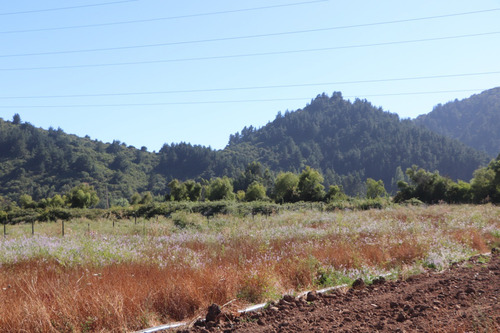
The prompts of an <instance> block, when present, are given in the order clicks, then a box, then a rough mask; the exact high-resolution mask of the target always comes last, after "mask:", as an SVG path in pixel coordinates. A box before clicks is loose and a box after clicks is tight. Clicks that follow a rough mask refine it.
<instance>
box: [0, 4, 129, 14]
mask: <svg viewBox="0 0 500 333" xmlns="http://www.w3.org/2000/svg"><path fill="white" fill-rule="evenodd" d="M137 1H138V0H123V1H112V2H103V3H94V4H89V5H80V6H71V7H57V8H46V9H34V10H25V11H18V12H8V13H0V16H7V15H19V14H32V13H43V12H53V11H58V10H68V9H80V8H88V7H98V6H107V5H117V4H122V3H126V2H137Z"/></svg>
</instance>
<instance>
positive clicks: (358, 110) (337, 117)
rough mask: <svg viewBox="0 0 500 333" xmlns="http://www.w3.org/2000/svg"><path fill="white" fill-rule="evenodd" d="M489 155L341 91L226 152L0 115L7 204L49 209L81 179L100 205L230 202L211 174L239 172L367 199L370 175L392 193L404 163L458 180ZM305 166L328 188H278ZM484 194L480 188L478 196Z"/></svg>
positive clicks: (296, 192)
mask: <svg viewBox="0 0 500 333" xmlns="http://www.w3.org/2000/svg"><path fill="white" fill-rule="evenodd" d="M492 123H494V122H490V123H489V124H492ZM497 123H498V122H497ZM497 132H498V131H497ZM496 146H497V147H498V146H499V145H498V144H497V145H496ZM487 160H488V158H487V157H486V155H484V154H480V153H478V152H477V151H474V150H473V149H470V148H467V147H465V146H464V145H463V144H460V143H459V142H457V141H454V140H450V139H446V138H444V137H442V136H440V135H438V134H436V133H433V132H431V131H429V130H425V129H423V128H421V127H419V126H416V125H415V124H414V123H412V122H411V121H407V120H400V119H399V117H398V116H397V115H395V114H391V113H388V112H384V111H383V110H382V109H380V108H376V107H374V106H372V105H371V104H370V103H369V102H367V101H362V100H355V101H354V102H351V101H348V100H345V99H344V98H343V97H342V95H341V94H340V93H338V92H336V93H333V94H332V96H330V97H329V96H327V95H326V94H321V95H318V96H317V97H316V98H315V99H313V100H312V101H311V103H310V104H309V105H307V106H306V107H304V108H303V109H299V110H297V111H294V112H288V111H287V112H286V113H285V114H284V115H281V114H279V115H278V116H277V117H276V119H275V120H274V121H272V122H270V123H268V124H267V125H266V126H263V127H262V128H260V129H256V128H254V127H252V126H250V127H248V128H247V127H245V128H244V129H243V130H242V131H241V134H240V133H236V134H235V135H231V137H230V142H229V145H228V146H227V147H226V148H225V149H223V150H214V149H211V148H210V147H203V146H198V145H191V144H187V143H179V144H170V145H164V146H163V147H162V149H161V150H160V151H159V152H158V153H150V152H148V151H147V149H146V148H145V147H142V148H141V149H136V148H135V147H132V146H127V145H126V144H125V143H123V142H120V141H116V140H115V141H113V142H112V143H103V142H99V141H97V140H94V141H93V140H90V138H88V137H85V138H79V137H76V136H74V135H69V134H66V133H64V131H63V130H61V129H53V128H50V129H49V130H43V129H40V128H36V127H34V126H32V125H31V124H29V123H22V122H21V119H20V116H19V115H17V117H15V118H14V119H13V122H9V121H4V120H2V119H0V185H1V186H0V195H2V196H4V197H5V199H6V200H8V201H9V202H15V201H17V200H18V199H19V196H20V195H21V194H26V195H30V196H31V197H32V199H33V201H34V202H37V204H38V205H40V206H41V207H48V206H50V204H49V203H48V201H47V200H48V198H52V197H54V195H56V194H59V195H62V194H64V193H68V192H69V191H70V190H71V189H72V188H73V187H75V186H78V185H79V184H82V183H87V184H91V185H93V186H94V189H95V191H96V194H97V196H98V197H99V198H101V200H100V201H99V202H98V203H97V204H96V207H100V208H104V207H107V206H108V204H109V203H117V202H122V203H124V200H123V199H124V198H125V199H129V202H130V203H131V204H133V205H137V204H139V203H140V202H141V200H138V199H139V198H138V197H137V196H135V193H145V192H148V191H149V192H151V195H152V196H153V197H158V196H165V195H166V194H167V193H168V192H170V195H172V193H173V194H174V195H173V198H170V196H169V198H168V199H169V200H170V199H172V200H191V201H197V200H204V199H206V198H208V199H210V200H216V198H226V199H231V200H232V199H233V197H234V194H231V193H232V192H233V191H232V190H231V191H227V190H223V189H221V188H219V190H221V192H222V197H221V195H218V194H217V192H218V190H217V189H215V187H216V186H215V184H214V185H213V187H214V188H212V189H210V188H209V187H210V186H207V189H206V190H203V189H202V186H203V185H206V184H203V185H202V180H203V179H214V178H216V177H219V178H220V177H231V180H230V181H229V183H230V184H232V186H233V187H234V190H235V191H239V190H243V191H246V189H247V188H248V186H249V185H251V184H252V183H253V182H255V181H257V182H258V183H260V184H262V185H263V186H264V187H265V188H266V195H268V196H272V197H273V199H275V200H276V202H295V201H298V200H321V199H320V197H322V194H324V189H321V186H320V185H324V186H326V187H327V188H329V187H330V186H332V185H338V186H340V187H342V189H343V191H344V192H345V193H347V194H349V195H362V194H364V193H366V184H365V180H366V179H367V178H372V179H380V180H382V181H383V182H384V183H385V184H391V185H392V186H391V189H390V191H391V193H392V191H393V190H394V188H395V184H396V183H397V182H398V181H400V180H406V181H408V180H407V179H404V175H403V177H401V172H400V173H399V174H398V173H397V172H396V174H394V170H398V169H397V168H398V167H399V170H400V171H401V170H403V169H405V168H408V167H410V166H411V165H413V164H417V163H418V164H419V165H420V166H421V167H423V168H425V169H427V170H440V172H441V173H442V174H446V175H448V176H449V177H450V179H470V178H471V177H472V172H473V171H474V170H475V169H477V168H478V167H479V166H481V165H485V164H486V163H487ZM256 161H258V162H256ZM306 165H309V166H311V168H313V170H317V172H319V173H320V175H323V176H324V177H325V179H324V181H320V182H319V184H320V185H318V186H316V187H309V188H306V187H307V186H306V184H307V182H305V181H304V180H303V182H302V183H301V186H303V188H302V189H299V184H298V182H297V183H295V177H293V176H290V175H289V174H287V176H286V177H288V178H286V177H285V178H286V179H281V181H280V182H279V184H278V185H277V186H275V176H276V175H277V174H278V173H280V172H281V173H286V172H287V171H288V172H291V173H293V174H297V173H299V172H300V171H301V170H304V168H305V167H306ZM281 177H284V176H281ZM175 179H177V180H178V183H177V185H178V186H179V188H176V189H177V190H179V191H178V192H176V191H175V190H174V191H173V188H170V191H168V190H169V188H168V185H167V184H172V183H171V182H172V181H173V180H175ZM188 179H192V181H189V180H188ZM285 180H286V182H285ZM276 181H278V179H276ZM219 182H220V181H219ZM285 183H288V185H287V184H285ZM477 183H478V184H479V181H478V182H477ZM172 185H175V183H173V184H172ZM219 185H221V184H219ZM225 185H228V184H225ZM174 187H175V186H174ZM474 189H475V190H477V191H479V190H480V189H483V190H484V187H482V186H475V187H474ZM474 189H473V191H474ZM457 190H458V189H457ZM490 190H491V188H490V189H489V190H488V191H490ZM210 192H212V194H211V196H212V198H210ZM455 192H456V191H455ZM219 194H220V193H219ZM455 194H456V193H455ZM494 195H495V193H489V196H487V197H489V198H492V196H494ZM133 196H134V198H132V197H133ZM480 196H482V194H480V193H477V194H476V195H475V198H474V200H475V201H476V199H477V198H479V197H480ZM44 199H45V200H46V201H44V202H42V200H44ZM132 199H133V200H132ZM141 199H142V198H141ZM493 200H494V199H493Z"/></svg>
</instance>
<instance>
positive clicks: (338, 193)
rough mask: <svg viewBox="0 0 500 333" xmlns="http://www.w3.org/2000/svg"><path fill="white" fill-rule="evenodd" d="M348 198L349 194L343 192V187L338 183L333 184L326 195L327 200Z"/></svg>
mask: <svg viewBox="0 0 500 333" xmlns="http://www.w3.org/2000/svg"><path fill="white" fill-rule="evenodd" d="M346 198H347V195H345V194H344V192H342V188H341V187H340V186H338V185H331V186H330V188H328V192H327V193H326V196H325V199H326V201H327V202H331V201H338V200H344V199H346Z"/></svg>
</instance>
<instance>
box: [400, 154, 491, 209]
mask: <svg viewBox="0 0 500 333" xmlns="http://www.w3.org/2000/svg"><path fill="white" fill-rule="evenodd" d="M406 173H407V175H408V176H409V178H410V180H411V184H408V183H406V182H404V181H400V182H399V183H398V186H399V189H400V191H399V192H398V193H397V194H396V196H395V197H394V201H395V202H399V203H403V202H407V201H408V200H410V199H412V198H415V199H418V200H420V201H422V202H425V203H431V204H432V203H437V202H439V201H443V202H448V203H471V202H475V203H486V202H493V203H499V202H500V159H499V158H497V160H493V161H491V162H490V164H489V165H488V166H487V167H485V168H480V169H478V170H476V171H475V172H474V178H473V179H472V180H471V182H470V183H466V182H464V181H458V182H457V183H455V182H453V181H452V180H450V179H449V178H445V177H442V176H440V175H439V173H438V172H437V171H436V172H428V171H425V170H424V169H417V167H416V166H413V167H412V168H411V169H408V170H407V171H406Z"/></svg>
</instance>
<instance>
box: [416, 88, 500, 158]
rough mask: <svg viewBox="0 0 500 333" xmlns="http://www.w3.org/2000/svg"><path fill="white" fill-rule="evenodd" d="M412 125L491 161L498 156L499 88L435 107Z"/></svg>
mask: <svg viewBox="0 0 500 333" xmlns="http://www.w3.org/2000/svg"><path fill="white" fill-rule="evenodd" d="M415 123H417V124H419V125H423V126H425V127H427V128H429V129H430V130H432V131H434V132H437V133H440V134H442V135H446V136H449V137H452V138H456V139H458V140H460V141H461V142H463V143H465V144H467V145H469V146H470V147H473V148H475V149H477V150H481V151H485V152H486V153H488V155H490V156H491V157H495V156H496V155H497V154H498V153H499V152H500V87H499V88H494V89H490V90H486V91H483V92H482V93H481V94H478V95H473V96H471V97H469V98H466V99H463V100H460V101H459V100H454V101H453V102H449V103H446V104H444V105H442V104H439V105H437V106H436V107H435V108H434V109H433V110H432V112H430V113H428V114H425V115H421V116H419V117H417V118H416V119H415Z"/></svg>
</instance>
